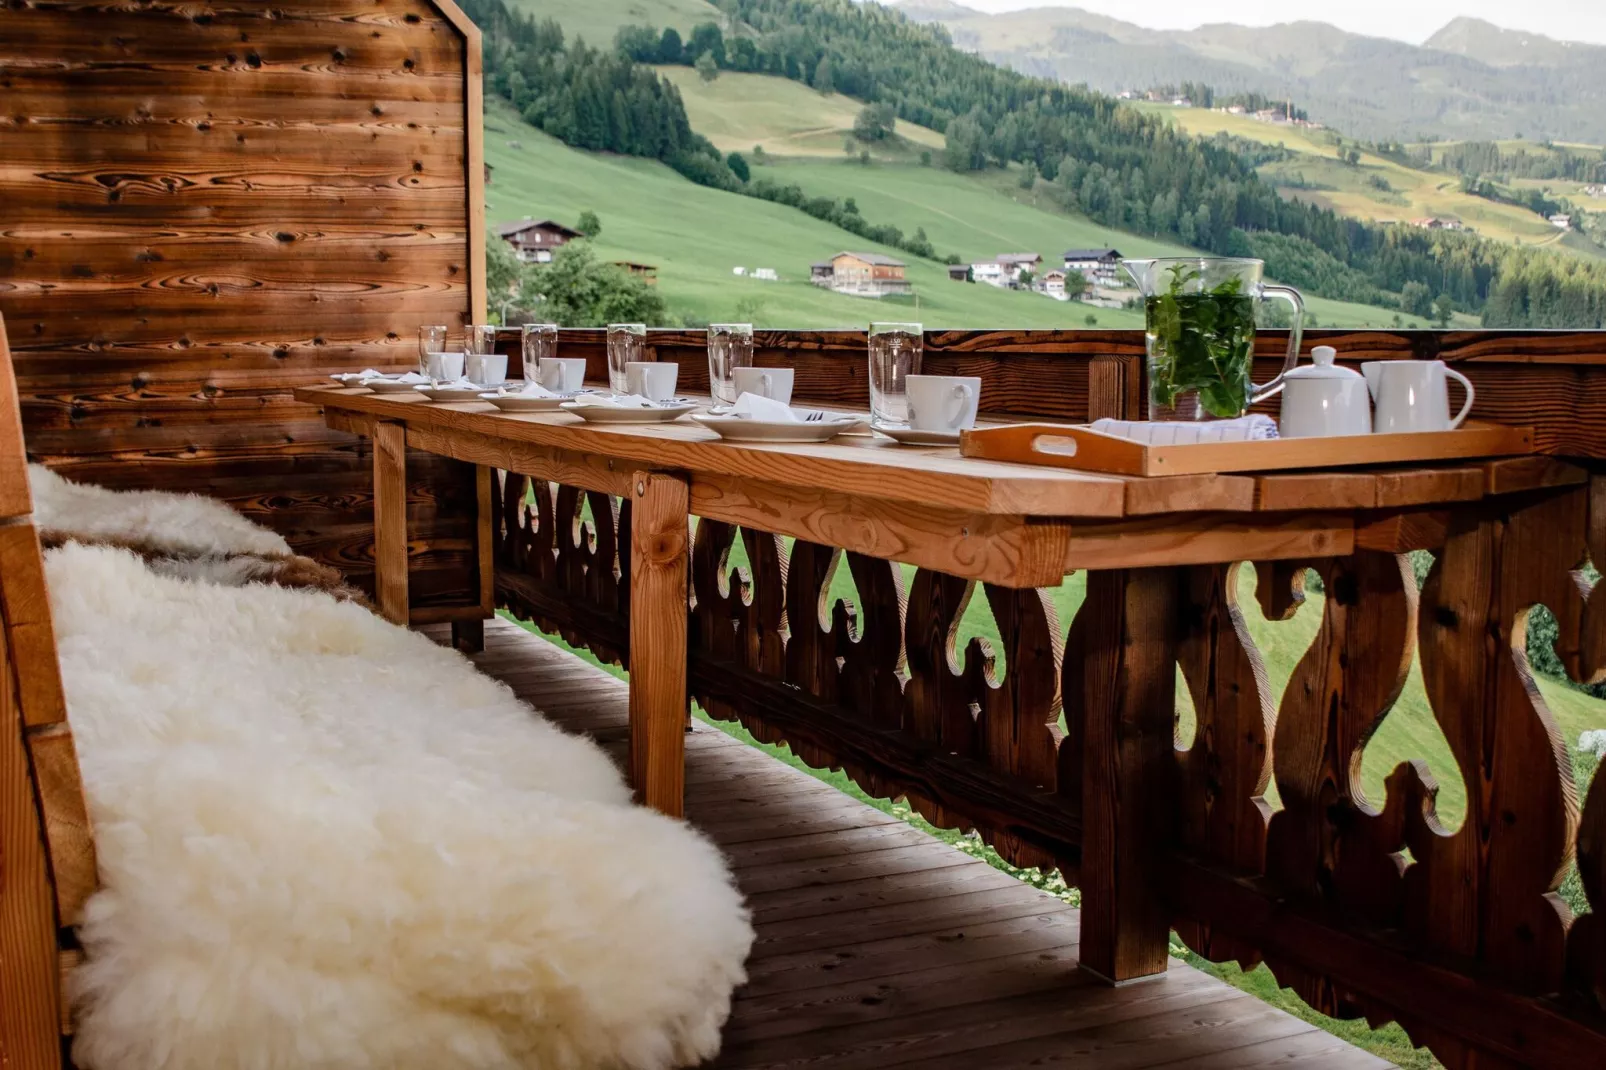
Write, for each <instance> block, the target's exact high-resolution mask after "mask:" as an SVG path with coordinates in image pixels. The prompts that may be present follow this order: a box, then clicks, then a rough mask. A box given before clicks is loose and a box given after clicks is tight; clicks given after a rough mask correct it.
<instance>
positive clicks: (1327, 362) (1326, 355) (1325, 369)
mask: <svg viewBox="0 0 1606 1070" xmlns="http://www.w3.org/2000/svg"><path fill="white" fill-rule="evenodd" d="M1336 356H1338V350H1336V349H1334V348H1333V347H1332V346H1317V347H1316V348H1315V349H1312V350H1311V351H1310V359H1311V363H1309V364H1305V365H1302V366H1300V367H1298V368H1295V369H1293V370H1292V371H1290V372H1289V373H1288V374H1287V375H1285V376H1283V380H1284V381H1285V382H1286V381H1287V380H1290V379H1359V378H1361V373H1360V372H1358V371H1356V370H1355V369H1353V368H1344V367H1340V366H1339V365H1337V364H1334V363H1333V358H1334V357H1336Z"/></svg>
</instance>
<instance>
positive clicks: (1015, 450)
mask: <svg viewBox="0 0 1606 1070" xmlns="http://www.w3.org/2000/svg"><path fill="white" fill-rule="evenodd" d="M959 452H960V454H962V455H963V456H966V457H980V458H985V459H986V460H991V461H1017V462H1020V463H1024V464H1046V465H1052V466H1054V467H1056V468H1074V469H1078V470H1080V471H1084V472H1110V473H1114V474H1116V475H1128V476H1139V475H1143V474H1145V471H1146V469H1147V467H1148V464H1147V462H1148V452H1149V447H1148V446H1147V445H1145V444H1144V443H1142V442H1134V441H1132V440H1131V439H1127V438H1117V437H1116V436H1114V435H1105V434H1100V433H1099V432H1097V431H1094V430H1093V429H1091V428H1088V427H1081V426H1077V425H1073V424H1006V425H1005V426H1003V427H985V428H977V429H973V430H970V431H965V432H964V433H962V434H961V435H960V436H959Z"/></svg>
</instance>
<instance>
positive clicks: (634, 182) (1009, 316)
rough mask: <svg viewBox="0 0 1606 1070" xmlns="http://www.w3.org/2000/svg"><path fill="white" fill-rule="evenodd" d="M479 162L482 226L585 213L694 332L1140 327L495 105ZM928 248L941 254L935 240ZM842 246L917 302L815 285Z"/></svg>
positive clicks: (601, 247)
mask: <svg viewBox="0 0 1606 1070" xmlns="http://www.w3.org/2000/svg"><path fill="white" fill-rule="evenodd" d="M485 154H486V158H487V159H488V160H489V161H490V162H491V164H492V166H493V167H494V172H493V177H492V183H491V185H490V186H488V187H487V188H486V191H485V199H486V219H487V221H489V222H490V223H491V224H493V225H494V224H498V223H504V222H508V221H511V220H516V219H521V218H523V217H524V216H534V217H535V218H537V219H541V218H547V217H550V218H553V219H557V220H559V221H560V222H564V223H567V224H569V225H571V226H572V225H573V224H574V222H575V220H576V219H577V218H578V217H579V215H580V213H581V212H582V211H584V210H586V209H591V210H593V211H595V212H596V213H597V215H598V216H599V217H600V219H601V221H602V233H601V234H600V235H599V237H598V239H597V241H596V246H597V252H598V253H599V255H601V256H602V257H603V258H604V259H609V260H622V259H627V258H628V259H632V260H638V261H643V262H645V263H649V264H655V265H657V266H658V286H659V289H660V291H661V292H662V293H663V295H664V297H665V299H666V300H667V301H668V303H669V307H670V310H671V312H672V313H673V314H675V315H677V316H679V317H682V318H684V319H687V320H690V321H692V322H710V321H719V320H737V321H746V322H752V323H754V324H757V325H759V326H763V327H777V328H779V327H797V328H808V327H812V328H826V327H862V326H864V325H865V324H866V323H868V322H870V321H871V320H878V319H914V320H918V321H920V322H922V323H924V324H926V325H927V326H928V327H932V328H942V327H972V328H979V327H1013V328H1022V327H1030V328H1064V327H1072V326H1084V325H1085V318H1086V317H1087V316H1089V315H1092V316H1094V319H1095V323H1096V325H1098V326H1101V327H1136V326H1140V325H1141V322H1142V317H1141V316H1140V315H1138V314H1137V313H1135V312H1128V311H1125V310H1113V311H1106V310H1094V309H1090V308H1086V307H1084V306H1081V305H1076V304H1069V303H1062V302H1058V301H1052V300H1050V299H1048V298H1046V297H1042V296H1040V295H1038V294H1031V293H1018V292H1011V291H1004V290H998V289H995V288H993V287H990V286H972V285H966V284H962V283H955V282H951V281H949V279H948V273H947V269H946V268H945V267H944V266H943V265H941V264H938V263H934V262H932V261H929V260H921V259H919V258H917V257H912V256H909V255H907V254H904V253H900V252H899V251H898V250H895V249H890V248H887V247H884V246H878V245H875V244H874V243H869V242H865V241H863V240H862V239H859V238H857V237H855V236H854V235H852V234H849V233H848V232H846V231H844V230H841V229H840V228H838V227H835V226H833V225H831V224H828V223H823V222H821V221H819V220H817V219H814V218H813V217H811V216H808V215H806V214H804V213H802V212H800V211H798V210H796V209H794V208H787V207H785V206H782V205H777V204H771V203H769V202H767V201H760V200H757V199H755V198H752V197H744V196H741V195H740V194H735V193H726V192H723V191H721V190H714V189H709V188H707V187H704V186H698V185H696V184H694V183H692V182H689V181H687V180H686V179H684V178H682V177H681V176H680V175H677V174H675V173H674V172H673V171H671V170H670V169H669V168H668V167H666V166H664V165H663V164H660V163H657V162H654V161H651V160H643V159H638V158H634V157H624V156H610V155H606V154H598V153H587V152H581V151H578V150H576V149H571V148H569V147H568V146H566V145H563V144H562V143H561V142H558V141H556V140H555V139H553V138H550V137H548V136H546V135H545V134H542V133H541V132H539V131H538V130H536V129H534V128H533V127H531V126H529V125H528V124H527V123H525V122H524V121H523V120H522V119H520V118H519V117H518V116H517V115H516V114H514V112H513V110H512V109H511V108H510V107H508V106H507V105H505V104H503V103H502V102H500V101H491V102H488V103H487V106H486V119H485ZM812 192H823V191H812ZM872 218H873V217H872ZM909 229H910V230H913V227H910V228H909ZM933 240H934V241H937V242H938V243H939V245H940V244H941V236H940V235H935V234H934V235H933ZM843 249H865V250H867V251H871V252H881V253H886V254H888V255H890V256H896V257H898V258H899V259H901V260H904V261H906V262H907V263H908V278H909V279H910V281H911V282H912V283H913V284H914V288H915V296H914V297H913V298H885V299H881V300H876V299H871V298H859V297H848V296H846V295H843V294H836V293H831V292H830V291H827V290H823V289H820V288H819V287H816V286H813V285H811V284H810V283H809V281H808V277H809V265H810V264H811V263H813V262H814V261H817V260H823V259H825V258H827V257H829V256H831V255H832V254H833V253H837V252H840V251H842V250H843ZM737 266H741V267H745V268H747V269H748V270H749V271H751V269H753V268H755V267H770V268H774V269H775V270H776V271H777V272H778V273H779V275H780V278H781V281H780V282H761V281H759V280H757V279H752V278H739V277H737V276H735V275H733V274H732V271H731V269H732V268H733V267H737Z"/></svg>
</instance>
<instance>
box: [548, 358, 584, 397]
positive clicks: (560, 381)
mask: <svg viewBox="0 0 1606 1070" xmlns="http://www.w3.org/2000/svg"><path fill="white" fill-rule="evenodd" d="M536 363H537V368H536V372H537V376H538V379H537V381H538V382H539V383H540V384H541V385H542V386H544V387H546V388H547V389H548V390H550V391H552V392H553V393H554V394H573V393H575V392H576V391H578V390H579V389H580V388H581V387H582V386H583V385H584V384H585V381H586V359H585V358H584V357H542V358H540V360H539V361H537V362H536Z"/></svg>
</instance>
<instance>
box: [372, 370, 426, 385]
mask: <svg viewBox="0 0 1606 1070" xmlns="http://www.w3.org/2000/svg"><path fill="white" fill-rule="evenodd" d="M370 379H385V380H387V381H389V382H393V383H412V384H414V385H417V384H420V383H427V382H429V381H430V378H429V376H427V375H420V374H418V373H417V372H402V373H401V374H400V375H386V374H385V373H384V372H363V374H362V378H360V379H358V380H357V381H358V382H360V383H366V382H368V380H370Z"/></svg>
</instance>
